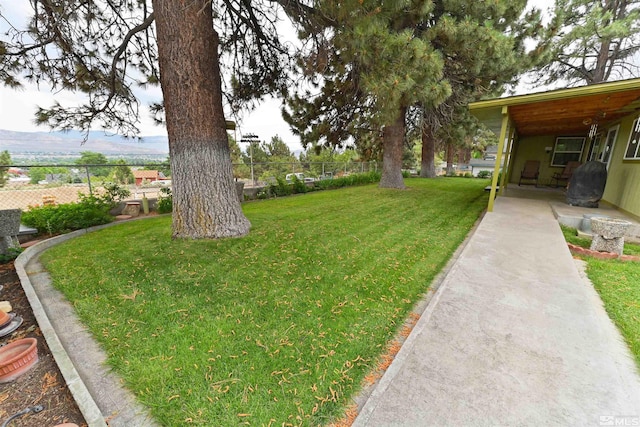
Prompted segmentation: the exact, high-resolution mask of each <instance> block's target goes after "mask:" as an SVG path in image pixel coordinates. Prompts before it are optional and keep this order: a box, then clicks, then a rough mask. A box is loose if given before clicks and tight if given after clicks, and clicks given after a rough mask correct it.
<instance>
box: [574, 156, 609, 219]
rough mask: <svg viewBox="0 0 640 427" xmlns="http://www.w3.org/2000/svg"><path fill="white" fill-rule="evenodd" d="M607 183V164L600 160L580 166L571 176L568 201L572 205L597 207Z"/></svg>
mask: <svg viewBox="0 0 640 427" xmlns="http://www.w3.org/2000/svg"><path fill="white" fill-rule="evenodd" d="M606 183H607V166H606V165H605V164H604V163H602V162H598V161H592V162H587V163H585V164H583V165H582V166H580V167H578V168H577V169H576V170H575V171H574V172H573V175H572V176H571V180H570V181H569V189H568V190H567V203H568V204H570V205H571V206H582V207H585V208H597V207H598V202H599V201H600V199H602V194H603V193H604V186H605V184H606Z"/></svg>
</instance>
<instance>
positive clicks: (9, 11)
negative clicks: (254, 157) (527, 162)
mask: <svg viewBox="0 0 640 427" xmlns="http://www.w3.org/2000/svg"><path fill="white" fill-rule="evenodd" d="M529 4H530V5H534V6H536V7H538V8H540V9H543V10H546V9H547V8H548V7H550V6H551V5H552V4H553V0H530V1H529ZM0 8H2V11H3V13H5V14H6V15H7V16H9V17H12V18H11V19H12V20H14V19H15V18H13V17H23V16H27V14H28V13H29V11H30V6H29V2H23V1H3V2H1V3H0ZM24 19H25V18H18V20H17V21H15V22H21V21H24ZM2 24H3V23H0V28H2ZM527 89H529V88H526V87H524V86H523V87H522V88H521V90H519V91H524V90H527ZM140 98H141V100H142V102H141V114H140V120H141V122H140V125H139V129H140V131H141V135H142V136H156V135H166V130H165V128H164V126H158V125H155V124H154V123H153V121H152V120H151V118H150V116H149V114H148V110H147V109H146V105H147V104H149V102H158V101H160V100H161V92H160V89H159V88H155V89H152V90H148V91H146V92H144V93H142V94H141V96H140ZM81 100H82V97H81V96H79V95H76V94H73V93H70V92H58V93H53V92H52V91H51V90H50V88H48V87H44V86H41V87H40V88H38V87H35V86H33V85H29V86H25V88H23V89H20V90H14V89H9V88H6V87H4V86H2V85H0V129H5V130H13V131H21V132H42V131H48V128H47V127H46V126H36V125H35V124H34V122H33V117H34V113H35V111H36V109H37V107H38V106H40V107H49V106H51V105H52V104H53V103H54V101H57V102H59V103H61V104H62V105H77V104H78V103H79V102H80V101H81ZM280 109H281V102H280V100H277V99H274V98H267V99H266V100H264V101H263V102H262V103H261V104H260V105H259V106H258V107H257V108H256V109H255V110H254V111H253V112H251V113H248V114H244V116H242V117H241V118H240V120H238V123H237V130H236V135H235V136H236V138H237V140H240V139H241V137H242V135H243V134H256V135H258V137H259V138H260V140H262V141H267V142H268V141H269V140H271V138H272V137H273V136H276V135H277V136H279V137H281V138H282V139H283V141H284V142H285V143H286V144H287V145H288V146H289V147H290V149H291V150H292V151H295V150H301V149H302V146H301V144H300V139H299V137H297V136H295V135H293V133H291V130H290V129H289V126H288V125H287V123H286V122H285V121H284V120H283V119H282V117H281V115H280ZM228 119H229V118H228ZM241 145H242V144H241Z"/></svg>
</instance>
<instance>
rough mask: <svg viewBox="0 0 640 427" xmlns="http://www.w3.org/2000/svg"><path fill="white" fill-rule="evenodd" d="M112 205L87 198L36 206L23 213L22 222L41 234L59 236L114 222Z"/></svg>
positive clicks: (93, 198)
mask: <svg viewBox="0 0 640 427" xmlns="http://www.w3.org/2000/svg"><path fill="white" fill-rule="evenodd" d="M109 209H111V207H110V205H108V204H106V203H103V202H101V201H99V200H98V199H97V198H95V197H91V196H85V197H83V198H82V199H81V200H80V201H79V202H77V203H63V204H60V205H55V206H36V207H32V208H30V209H29V210H28V211H26V212H23V213H22V222H23V223H24V224H25V225H28V226H30V227H34V228H36V229H37V230H38V232H39V233H48V234H59V233H66V232H69V231H73V230H81V229H83V228H87V227H93V226H94V225H101V224H108V223H110V222H111V221H113V217H112V216H111V215H109Z"/></svg>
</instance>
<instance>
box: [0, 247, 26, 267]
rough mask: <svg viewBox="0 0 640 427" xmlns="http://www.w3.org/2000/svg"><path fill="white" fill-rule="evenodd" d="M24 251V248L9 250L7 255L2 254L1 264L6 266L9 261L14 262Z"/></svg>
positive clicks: (0, 257) (0, 254)
mask: <svg viewBox="0 0 640 427" xmlns="http://www.w3.org/2000/svg"><path fill="white" fill-rule="evenodd" d="M22 251H23V249H22V248H14V247H10V248H8V249H7V252H6V253H3V254H2V253H0V264H6V263H7V262H9V261H13V260H14V259H16V258H18V255H20V254H21V253H22Z"/></svg>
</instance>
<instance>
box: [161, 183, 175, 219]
mask: <svg viewBox="0 0 640 427" xmlns="http://www.w3.org/2000/svg"><path fill="white" fill-rule="evenodd" d="M157 210H158V213H160V214H165V213H169V212H172V211H173V195H172V194H171V189H170V188H167V187H164V188H161V189H160V194H159V195H158V205H157Z"/></svg>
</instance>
